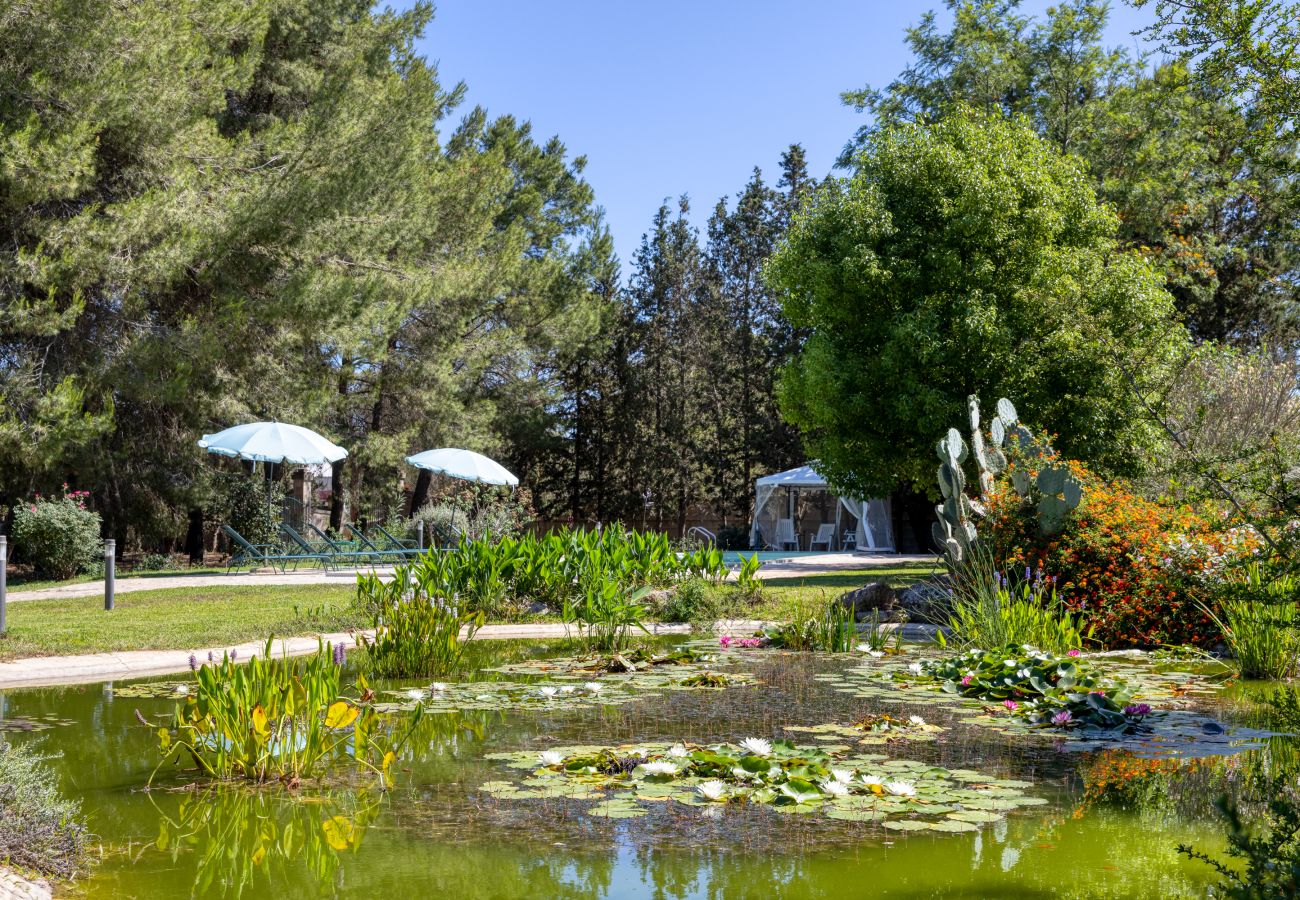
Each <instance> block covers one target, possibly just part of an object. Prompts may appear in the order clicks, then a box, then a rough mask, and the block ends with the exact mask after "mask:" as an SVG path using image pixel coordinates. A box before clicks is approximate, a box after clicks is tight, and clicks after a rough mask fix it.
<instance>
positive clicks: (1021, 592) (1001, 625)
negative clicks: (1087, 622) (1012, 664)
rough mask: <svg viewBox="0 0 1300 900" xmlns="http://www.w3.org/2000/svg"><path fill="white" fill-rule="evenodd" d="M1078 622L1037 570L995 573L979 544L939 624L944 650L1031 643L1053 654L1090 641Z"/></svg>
mask: <svg viewBox="0 0 1300 900" xmlns="http://www.w3.org/2000/svg"><path fill="white" fill-rule="evenodd" d="M1081 619H1082V617H1081V616H1079V615H1077V614H1075V613H1072V612H1071V611H1070V610H1069V609H1068V608H1067V607H1066V606H1065V604H1064V603H1062V602H1061V601H1060V600H1059V599H1058V598H1057V596H1056V587H1055V580H1054V579H1053V578H1051V577H1050V576H1045V575H1044V574H1043V572H1042V571H1041V570H1040V571H1038V572H1034V571H1032V570H1030V569H1028V568H1026V569H1025V572H1024V577H1023V578H1021V577H1020V574H1019V573H1015V572H1013V573H1003V572H1000V571H998V568H997V566H996V565H995V563H994V561H993V557H992V555H991V554H990V553H989V552H988V550H987V549H986V548H985V547H984V546H983V545H977V546H975V547H972V548H971V549H970V551H969V552H968V553H967V555H966V561H965V564H964V565H963V568H962V577H961V578H960V579H957V580H955V581H954V589H953V595H952V598H951V601H950V604H949V609H948V612H947V614H946V615H945V616H943V617H942V621H941V622H940V623H939V624H942V625H945V626H947V629H948V637H947V638H945V637H944V634H943V632H942V631H940V632H938V641H939V644H940V646H943V645H944V644H945V643H947V642H948V641H949V640H951V641H952V642H953V643H956V644H957V645H958V646H962V647H1002V646H1006V645H1008V644H1030V645H1033V646H1035V647H1042V648H1043V649H1045V650H1051V651H1058V652H1061V651H1066V650H1073V649H1078V648H1080V647H1082V646H1083V642H1084V641H1085V640H1086V639H1087V638H1088V637H1090V636H1091V634H1092V628H1091V627H1089V628H1087V629H1084V628H1083V627H1082V626H1081V624H1080V622H1081Z"/></svg>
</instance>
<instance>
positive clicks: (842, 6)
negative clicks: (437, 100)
mask: <svg viewBox="0 0 1300 900" xmlns="http://www.w3.org/2000/svg"><path fill="white" fill-rule="evenodd" d="M942 5H943V4H942V2H941V0H936V2H933V3H931V2H910V0H906V2H896V3H889V2H856V3H855V2H850V0H804V2H792V0H791V2H772V0H749V2H733V0H726V2H723V0H696V2H686V0H660V2H658V3H655V4H642V3H629V2H626V0H603V2H596V0H550V2H538V0H438V8H437V14H436V17H435V18H434V21H433V24H432V26H431V27H430V28H429V30H428V33H427V34H426V36H425V38H424V41H423V42H422V44H421V47H420V49H421V51H422V52H423V53H424V55H425V56H426V57H427V58H428V59H429V60H430V61H431V62H434V63H436V64H437V65H438V68H439V72H440V75H441V78H442V81H443V83H444V84H447V85H450V84H454V83H455V82H457V81H464V82H466V83H467V85H468V89H469V93H468V95H467V104H469V105H470V107H472V106H473V105H474V104H481V105H483V106H485V107H486V108H487V109H488V111H489V112H490V113H492V114H498V115H499V114H504V113H513V114H514V115H516V116H517V117H519V118H521V119H528V120H530V121H531V122H532V123H533V128H534V133H535V134H536V135H537V136H538V138H539V139H545V138H548V137H550V136H551V135H559V137H560V138H561V139H562V140H563V141H564V142H565V144H566V145H567V146H568V148H569V150H570V152H571V153H573V154H584V155H586V156H587V159H588V166H587V173H586V174H587V178H588V180H589V181H590V182H591V184H592V186H593V187H594V189H595V192H596V198H597V201H598V202H599V203H600V204H601V205H602V206H603V207H604V208H605V211H606V216H607V219H608V222H609V225H610V228H611V230H612V232H613V234H614V240H615V244H616V247H617V250H618V254H619V257H620V259H622V260H623V262H624V273H625V274H626V271H627V264H628V262H629V261H630V260H631V258H632V254H633V252H634V251H635V249H636V247H637V245H638V243H639V241H640V237H641V234H642V233H643V232H644V231H645V229H646V227H647V226H648V224H649V222H650V218H651V216H652V215H653V214H654V211H655V210H656V209H657V208H658V206H659V204H660V202H662V201H663V199H664V198H665V197H676V196H678V195H679V194H683V193H685V194H688V195H689V196H690V198H691V203H692V207H693V219H694V220H695V222H696V223H697V224H698V225H700V226H701V227H702V226H703V224H704V222H705V220H706V219H707V218H708V214H709V212H710V211H711V210H712V208H713V205H714V203H715V202H716V201H717V199H718V197H720V196H722V195H724V194H732V195H734V194H735V193H736V192H737V191H739V190H740V189H741V187H743V185H744V183H745V182H746V181H747V180H748V178H749V174H750V172H751V170H752V169H753V167H754V166H755V165H758V166H761V167H762V169H763V173H764V175H765V176H766V177H768V178H769V181H775V180H776V178H777V162H778V159H779V157H780V154H781V151H782V150H784V149H785V147H786V146H787V145H789V144H790V143H791V142H796V141H797V142H799V143H802V144H803V145H804V147H805V148H806V149H807V151H808V161H809V169H810V171H811V172H812V174H813V175H815V176H821V175H824V174H826V173H827V172H828V171H830V168H831V166H832V165H833V163H834V160H835V157H836V155H837V154H838V153H839V151H840V149H841V148H842V147H843V146H844V143H845V141H847V140H848V138H849V137H850V135H852V133H853V131H854V130H855V129H856V128H857V127H858V126H859V125H860V124H861V121H862V117H861V116H860V115H859V114H857V113H855V112H853V110H852V109H850V108H848V107H845V106H842V105H841V104H840V102H839V93H840V92H841V91H843V90H846V89H848V88H856V87H860V86H862V85H864V84H867V83H870V84H872V85H873V86H883V85H885V84H887V83H888V82H889V81H890V80H892V78H893V77H894V76H895V75H896V74H897V73H898V72H899V71H900V70H901V69H902V68H903V67H904V66H905V65H906V64H907V62H908V60H909V59H910V57H909V55H908V52H907V48H906V46H905V45H904V43H903V31H904V29H905V28H906V27H907V26H908V25H910V24H913V23H915V22H916V20H917V19H918V18H919V17H920V15H921V14H922V13H923V12H925V11H926V10H928V9H936V8H940V7H942ZM1049 5H1050V4H1049V3H1048V2H1046V0H1025V3H1024V6H1023V9H1024V11H1026V12H1033V13H1037V12H1039V11H1041V10H1044V9H1046V8H1047V7H1048V6H1049ZM1151 17H1152V14H1151V11H1150V9H1149V8H1148V9H1145V10H1134V9H1133V8H1131V7H1129V6H1127V5H1125V4H1123V3H1119V4H1116V5H1115V6H1114V7H1113V9H1112V11H1111V21H1110V28H1109V41H1108V43H1111V44H1123V45H1126V46H1128V47H1130V48H1136V47H1137V46H1139V44H1140V42H1141V39H1140V38H1138V37H1134V36H1132V34H1131V32H1132V31H1134V30H1135V29H1137V28H1139V27H1141V26H1142V25H1145V24H1147V23H1148V22H1149V21H1150V20H1151Z"/></svg>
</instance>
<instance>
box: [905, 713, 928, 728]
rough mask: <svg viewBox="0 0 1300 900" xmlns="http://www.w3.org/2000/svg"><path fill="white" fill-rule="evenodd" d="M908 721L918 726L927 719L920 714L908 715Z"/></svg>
mask: <svg viewBox="0 0 1300 900" xmlns="http://www.w3.org/2000/svg"><path fill="white" fill-rule="evenodd" d="M907 721H908V722H909V723H910V724H912V725H915V726H917V727H918V728H920V727H921V726H922V725H924V724H925V719H922V718H921V717H920V716H908V717H907Z"/></svg>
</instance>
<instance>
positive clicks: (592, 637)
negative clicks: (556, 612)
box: [564, 581, 650, 651]
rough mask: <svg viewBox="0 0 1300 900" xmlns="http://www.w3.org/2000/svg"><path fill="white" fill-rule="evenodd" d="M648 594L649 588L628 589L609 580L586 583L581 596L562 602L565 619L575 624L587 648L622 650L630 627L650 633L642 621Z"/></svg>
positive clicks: (568, 622)
mask: <svg viewBox="0 0 1300 900" xmlns="http://www.w3.org/2000/svg"><path fill="white" fill-rule="evenodd" d="M649 593H650V588H648V587H643V588H639V589H638V590H636V591H632V592H628V591H627V590H626V589H625V588H623V587H620V586H619V585H618V584H617V583H615V582H611V581H600V582H596V583H592V584H588V585H587V587H586V590H585V591H583V594H582V597H581V599H579V600H566V601H565V603H564V621H565V623H566V624H569V625H576V626H577V628H578V636H579V638H580V639H581V640H582V641H583V642H584V643H585V644H586V646H587V649H588V650H597V651H599V650H621V649H623V648H624V647H626V646H627V642H628V633H629V632H630V631H631V630H632V629H633V628H638V629H640V630H641V631H643V632H645V633H646V634H649V633H650V632H649V631H647V630H646V627H645V625H643V624H642V622H641V620H642V619H643V618H645V615H646V608H645V604H644V603H643V602H642V601H643V600H645V598H646V596H647V595H648V594H649Z"/></svg>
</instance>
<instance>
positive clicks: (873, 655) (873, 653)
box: [867, 650, 885, 659]
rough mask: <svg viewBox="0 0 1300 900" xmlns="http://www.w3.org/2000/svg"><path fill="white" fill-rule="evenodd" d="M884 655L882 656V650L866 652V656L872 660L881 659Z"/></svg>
mask: <svg viewBox="0 0 1300 900" xmlns="http://www.w3.org/2000/svg"><path fill="white" fill-rule="evenodd" d="M884 655H885V654H884V651H882V650H868V651H867V656H870V657H871V658H873V659H880V657H882V656H884Z"/></svg>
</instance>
